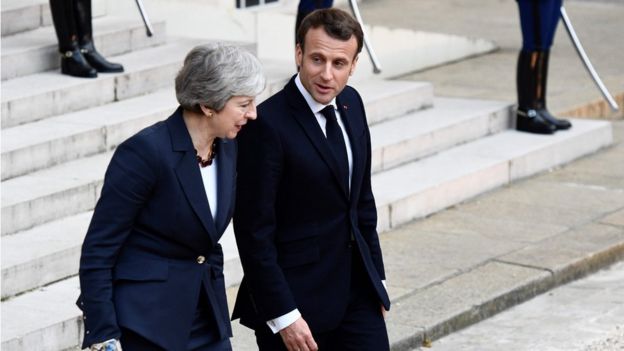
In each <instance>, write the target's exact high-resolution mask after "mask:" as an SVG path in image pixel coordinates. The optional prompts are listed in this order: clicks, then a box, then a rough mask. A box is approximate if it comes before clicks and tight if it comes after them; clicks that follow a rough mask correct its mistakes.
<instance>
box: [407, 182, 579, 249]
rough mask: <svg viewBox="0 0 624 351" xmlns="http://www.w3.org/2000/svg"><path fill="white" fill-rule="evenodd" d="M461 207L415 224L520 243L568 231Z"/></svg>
mask: <svg viewBox="0 0 624 351" xmlns="http://www.w3.org/2000/svg"><path fill="white" fill-rule="evenodd" d="M514 187H515V185H514ZM512 189H513V187H512ZM506 191H507V189H501V190H498V191H496V192H493V193H490V194H486V195H485V196H488V197H489V196H496V195H497V194H499V193H501V192H506ZM477 201H479V200H477ZM462 209H463V205H459V206H456V207H455V208H451V209H449V210H446V211H443V212H440V213H436V214H434V215H432V216H431V217H429V218H427V220H424V221H421V222H417V224H416V223H415V224H414V227H415V228H418V229H420V230H424V231H431V232H442V233H454V234H459V235H464V234H467V235H480V236H483V237H486V238H489V239H496V240H504V241H510V242H520V243H531V242H536V241H541V240H543V239H545V238H548V237H551V236H553V235H556V234H558V233H561V232H564V231H566V230H568V227H567V226H564V225H555V224H548V223H539V222H526V221H519V220H515V219H512V218H508V217H498V216H496V215H492V214H490V213H489V212H487V211H482V212H479V213H476V211H475V213H469V212H464V211H462Z"/></svg>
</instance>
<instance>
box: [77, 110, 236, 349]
mask: <svg viewBox="0 0 624 351" xmlns="http://www.w3.org/2000/svg"><path fill="white" fill-rule="evenodd" d="M218 148H219V149H218V154H217V157H216V160H217V162H218V166H217V167H218V170H217V172H218V174H217V178H218V180H217V184H218V186H217V199H218V200H217V201H218V203H217V215H216V220H213V218H212V215H211V213H210V207H209V204H208V199H207V197H206V191H205V190H204V185H203V183H202V177H201V174H200V171H199V166H198V163H197V160H196V152H195V150H194V147H193V143H192V140H191V137H190V135H189V132H188V130H187V128H186V125H185V123H184V119H183V117H182V109H181V108H178V110H177V111H176V112H175V113H174V114H173V115H172V116H171V117H169V118H168V119H167V120H165V121H162V122H158V123H156V124H154V125H152V126H151V127H148V128H146V129H144V130H142V131H141V132H139V133H138V134H136V135H134V136H133V137H131V138H129V139H128V140H126V141H125V142H123V143H122V144H121V145H119V147H118V148H117V150H116V151H115V154H114V156H113V158H112V160H111V162H110V165H109V166H108V169H107V171H106V176H105V178H104V186H103V188H102V195H101V197H100V199H99V201H98V203H97V205H96V207H95V212H94V214H93V218H92V220H91V224H90V226H89V230H88V232H87V235H86V238H85V241H84V244H83V246H82V256H81V260H80V286H81V290H82V293H81V296H80V298H79V300H78V305H79V307H80V308H81V309H82V310H83V312H84V324H85V337H84V342H83V347H88V346H89V345H91V344H93V343H96V342H102V341H104V340H107V339H111V338H119V337H120V335H121V332H120V327H124V328H128V329H130V330H132V331H134V332H136V333H138V334H140V335H142V336H143V337H145V338H147V339H148V340H150V341H152V342H154V343H156V344H158V345H160V346H161V347H163V348H164V349H166V350H176V351H177V350H179V351H182V350H184V351H185V350H186V349H187V342H188V338H189V334H190V328H191V323H192V322H193V318H194V316H195V311H196V308H197V303H198V301H199V294H200V291H201V290H204V291H205V292H206V295H207V296H208V300H209V304H210V305H211V307H212V311H213V314H214V317H215V318H216V321H217V325H218V328H219V330H218V332H219V334H220V336H221V338H225V337H228V336H231V328H230V323H229V315H228V310H227V300H226V296H225V286H224V280H223V251H222V249H221V245H219V244H218V243H217V241H218V240H219V238H220V237H221V235H222V234H223V232H224V231H225V228H226V227H227V225H228V222H229V221H230V219H231V216H232V212H233V208H234V194H235V186H236V184H235V179H236V174H235V173H236V169H235V168H236V162H235V160H236V144H235V143H234V142H233V141H225V140H219V146H218ZM200 256H203V257H204V258H205V261H204V262H203V263H202V261H203V260H202V258H201V257H200Z"/></svg>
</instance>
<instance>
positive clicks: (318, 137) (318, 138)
mask: <svg viewBox="0 0 624 351" xmlns="http://www.w3.org/2000/svg"><path fill="white" fill-rule="evenodd" d="M284 90H285V92H286V94H287V96H288V101H289V102H290V107H291V108H292V112H293V116H294V117H295V119H296V120H297V122H298V123H299V124H300V125H301V127H302V128H303V131H304V132H305V133H306V135H307V136H308V139H310V142H312V145H314V147H315V148H316V150H317V151H318V152H319V154H320V155H321V157H322V158H323V160H324V161H325V163H326V164H327V166H328V167H329V168H330V169H331V171H332V173H333V175H334V179H335V180H336V182H338V184H339V186H340V188H341V189H342V191H343V192H344V194H345V196H347V197H348V196H349V192H348V189H347V188H346V184H344V182H343V181H341V178H340V172H339V171H338V162H336V159H335V158H334V155H333V154H332V151H331V149H330V148H329V144H328V143H327V138H326V137H325V134H323V131H322V130H321V127H320V126H319V125H318V122H317V121H316V117H314V113H313V112H312V111H311V110H310V107H309V106H308V103H307V102H306V101H305V99H304V98H303V95H301V93H300V92H299V89H297V86H296V85H295V80H294V78H292V79H291V80H290V82H288V84H286V87H284Z"/></svg>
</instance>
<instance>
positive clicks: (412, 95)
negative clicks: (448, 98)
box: [1, 77, 433, 180]
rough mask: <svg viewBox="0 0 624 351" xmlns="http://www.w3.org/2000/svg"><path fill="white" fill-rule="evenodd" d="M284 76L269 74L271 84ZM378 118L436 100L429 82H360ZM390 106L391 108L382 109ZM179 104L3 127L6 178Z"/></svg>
mask: <svg viewBox="0 0 624 351" xmlns="http://www.w3.org/2000/svg"><path fill="white" fill-rule="evenodd" d="M282 83H283V81H282V79H280V78H271V77H269V84H268V85H269V88H268V89H267V90H275V88H276V87H279V88H281V86H282ZM359 90H360V91H361V92H362V94H363V98H364V101H365V104H366V106H367V109H368V110H370V116H371V118H373V119H374V120H376V121H381V120H383V119H387V118H392V117H394V116H399V115H405V114H406V113H408V112H410V111H414V110H418V109H421V108H423V107H426V106H430V105H431V104H432V94H433V89H432V87H431V84H429V83H420V82H402V81H383V82H376V81H370V82H363V83H362V84H360V86H359ZM385 105H391V106H392V108H391V109H384V106H385ZM176 106H177V102H176V100H175V92H174V91H173V89H172V88H168V89H163V90H161V91H158V92H156V93H153V94H148V95H144V96H140V97H136V98H131V99H128V100H124V101H120V102H118V103H113V104H107V105H104V106H100V107H96V108H92V109H88V110H81V111H77V112H74V113H69V114H65V115H61V116H57V117H50V118H46V119H44V120H41V121H37V122H33V123H27V124H23V125H19V126H15V127H12V128H5V129H2V138H1V139H2V179H3V180H4V179H9V178H13V177H16V176H20V175H24V174H27V173H29V172H33V171H37V170H40V169H45V168H47V167H51V166H54V165H57V164H60V163H62V162H67V161H71V160H74V159H76V158H78V157H84V156H89V155H93V154H96V153H99V152H104V151H108V150H112V149H113V148H114V147H115V146H116V145H118V144H119V143H120V142H121V141H123V140H125V139H126V138H128V137H129V136H131V135H132V134H134V133H136V132H137V131H138V130H140V129H141V128H143V127H145V126H148V125H150V124H152V123H154V122H155V121H157V120H160V119H164V118H166V117H167V116H168V115H169V114H170V113H171V112H172V111H173V110H174V109H175V107H176Z"/></svg>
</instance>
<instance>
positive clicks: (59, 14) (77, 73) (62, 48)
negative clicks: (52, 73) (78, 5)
mask: <svg viewBox="0 0 624 351" xmlns="http://www.w3.org/2000/svg"><path fill="white" fill-rule="evenodd" d="M50 10H51V12H52V20H53V22H54V30H55V31H56V37H57V38H58V45H59V52H60V53H61V73H63V74H67V75H70V76H74V77H83V78H95V77H97V71H96V70H95V69H94V68H93V67H91V66H90V65H89V63H88V62H87V60H86V59H85V57H84V56H83V55H82V53H81V52H80V48H79V47H78V36H77V32H76V24H75V22H74V10H73V7H72V4H71V1H67V0H50Z"/></svg>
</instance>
